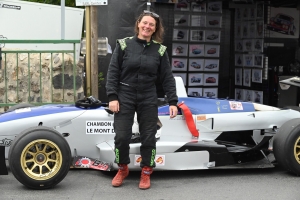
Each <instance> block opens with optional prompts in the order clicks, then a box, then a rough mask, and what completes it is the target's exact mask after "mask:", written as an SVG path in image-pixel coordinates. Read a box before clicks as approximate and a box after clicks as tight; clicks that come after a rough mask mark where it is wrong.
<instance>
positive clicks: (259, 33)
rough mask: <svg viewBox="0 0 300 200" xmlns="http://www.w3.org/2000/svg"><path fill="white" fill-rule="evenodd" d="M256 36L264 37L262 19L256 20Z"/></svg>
mask: <svg viewBox="0 0 300 200" xmlns="http://www.w3.org/2000/svg"><path fill="white" fill-rule="evenodd" d="M255 31H256V38H263V37H264V21H263V20H257V21H256V29H255Z"/></svg>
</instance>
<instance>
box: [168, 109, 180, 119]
mask: <svg viewBox="0 0 300 200" xmlns="http://www.w3.org/2000/svg"><path fill="white" fill-rule="evenodd" d="M169 111H170V118H174V117H176V116H177V113H178V109H177V106H169Z"/></svg>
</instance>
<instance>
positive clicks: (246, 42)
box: [243, 39, 253, 52]
mask: <svg viewBox="0 0 300 200" xmlns="http://www.w3.org/2000/svg"><path fill="white" fill-rule="evenodd" d="M252 46H253V45H252V39H243V51H244V52H248V51H252Z"/></svg>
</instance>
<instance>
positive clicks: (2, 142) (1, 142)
mask: <svg viewBox="0 0 300 200" xmlns="http://www.w3.org/2000/svg"><path fill="white" fill-rule="evenodd" d="M11 143H12V140H11V139H7V138H5V139H2V140H0V146H5V147H9V146H10V145H11Z"/></svg>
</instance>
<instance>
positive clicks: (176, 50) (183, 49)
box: [172, 43, 188, 56]
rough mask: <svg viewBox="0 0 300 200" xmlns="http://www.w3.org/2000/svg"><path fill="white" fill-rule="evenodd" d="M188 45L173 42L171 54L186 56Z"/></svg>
mask: <svg viewBox="0 0 300 200" xmlns="http://www.w3.org/2000/svg"><path fill="white" fill-rule="evenodd" d="M187 53H188V45H187V44H181V43H173V47H172V55H173V56H187Z"/></svg>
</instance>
